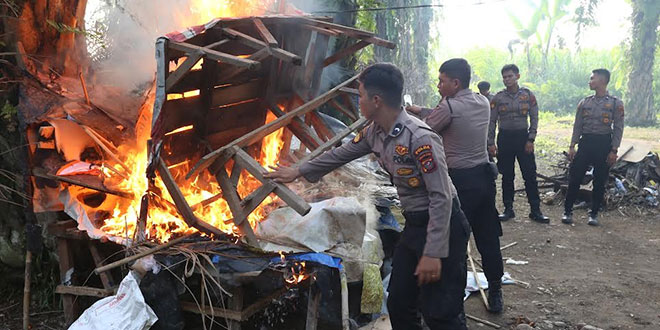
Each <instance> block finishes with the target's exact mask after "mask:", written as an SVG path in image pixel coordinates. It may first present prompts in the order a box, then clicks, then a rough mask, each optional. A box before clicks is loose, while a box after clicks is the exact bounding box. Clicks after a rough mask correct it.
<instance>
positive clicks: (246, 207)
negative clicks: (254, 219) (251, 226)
mask: <svg viewBox="0 0 660 330" xmlns="http://www.w3.org/2000/svg"><path fill="white" fill-rule="evenodd" d="M275 188H277V186H275V184H273V183H272V182H271V181H266V182H264V184H263V185H262V186H261V187H259V188H257V189H256V190H255V191H253V192H251V193H250V194H249V195H247V196H245V198H244V199H243V200H242V201H241V206H242V207H243V214H246V215H249V214H250V213H252V211H254V209H256V208H257V207H258V206H259V205H261V203H262V202H263V200H264V199H266V197H268V195H270V193H272V192H273V191H274V190H275Z"/></svg>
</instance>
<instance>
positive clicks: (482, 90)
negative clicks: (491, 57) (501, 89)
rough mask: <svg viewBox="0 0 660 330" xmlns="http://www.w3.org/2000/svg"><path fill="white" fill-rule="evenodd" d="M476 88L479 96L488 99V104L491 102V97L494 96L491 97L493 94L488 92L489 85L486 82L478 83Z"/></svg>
mask: <svg viewBox="0 0 660 330" xmlns="http://www.w3.org/2000/svg"><path fill="white" fill-rule="evenodd" d="M477 88H478V89H479V94H481V95H483V96H485V97H486V98H487V99H488V102H490V101H492V100H493V96H495V95H493V93H491V92H490V83H489V82H487V81H485V80H483V81H480V82H479V83H478V84H477Z"/></svg>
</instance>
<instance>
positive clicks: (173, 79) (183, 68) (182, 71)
mask: <svg viewBox="0 0 660 330" xmlns="http://www.w3.org/2000/svg"><path fill="white" fill-rule="evenodd" d="M203 54H204V53H202V52H194V53H190V54H188V58H186V60H185V61H183V63H181V65H179V67H178V68H176V70H175V71H174V72H172V73H171V74H170V75H169V77H167V80H166V81H165V91H166V92H167V91H169V90H170V89H172V86H174V85H176V84H177V83H178V82H179V81H180V80H181V78H183V77H184V76H185V75H186V74H188V73H189V72H190V69H192V67H193V66H195V64H197V62H198V61H199V60H200V59H201V58H202V55H203Z"/></svg>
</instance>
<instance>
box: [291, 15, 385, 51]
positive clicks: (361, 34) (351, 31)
mask: <svg viewBox="0 0 660 330" xmlns="http://www.w3.org/2000/svg"><path fill="white" fill-rule="evenodd" d="M300 19H301V20H303V21H304V22H305V23H306V24H309V25H313V26H317V27H323V28H329V29H333V30H337V31H341V32H342V33H344V34H346V35H348V36H349V37H353V38H357V39H362V40H364V41H367V42H369V43H372V44H374V45H378V46H381V47H385V48H389V49H394V48H395V47H396V44H395V43H393V42H391V41H388V40H385V39H381V38H378V37H376V36H375V35H374V34H373V33H372V32H368V31H364V30H360V29H356V28H352V27H348V26H344V25H340V24H335V23H330V22H324V21H320V20H316V19H313V18H308V17H300Z"/></svg>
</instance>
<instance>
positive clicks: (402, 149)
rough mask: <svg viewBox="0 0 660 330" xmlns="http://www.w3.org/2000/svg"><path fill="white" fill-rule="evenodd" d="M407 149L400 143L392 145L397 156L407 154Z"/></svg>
mask: <svg viewBox="0 0 660 330" xmlns="http://www.w3.org/2000/svg"><path fill="white" fill-rule="evenodd" d="M408 151H409V150H408V147H406V146H402V145H400V144H397V145H396V147H394V152H396V154H397V155H399V156H403V155H407V154H408Z"/></svg>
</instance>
